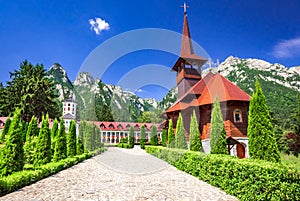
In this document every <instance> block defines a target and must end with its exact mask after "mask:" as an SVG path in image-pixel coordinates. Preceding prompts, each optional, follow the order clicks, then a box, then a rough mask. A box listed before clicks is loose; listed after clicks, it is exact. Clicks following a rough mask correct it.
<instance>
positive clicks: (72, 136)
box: [67, 120, 76, 157]
mask: <svg viewBox="0 0 300 201" xmlns="http://www.w3.org/2000/svg"><path fill="white" fill-rule="evenodd" d="M75 155H76V123H75V121H74V120H72V121H71V124H70V129H69V133H68V135H67V156H68V157H72V156H75Z"/></svg>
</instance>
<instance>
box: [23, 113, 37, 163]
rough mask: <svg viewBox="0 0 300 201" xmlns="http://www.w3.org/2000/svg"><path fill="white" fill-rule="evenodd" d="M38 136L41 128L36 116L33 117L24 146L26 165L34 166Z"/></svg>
mask: <svg viewBox="0 0 300 201" xmlns="http://www.w3.org/2000/svg"><path fill="white" fill-rule="evenodd" d="M38 134H39V128H38V124H37V119H36V117H35V116H32V117H31V120H30V123H29V125H28V129H27V133H26V142H25V144H24V154H25V163H28V164H33V162H34V159H35V149H36V143H37V139H38Z"/></svg>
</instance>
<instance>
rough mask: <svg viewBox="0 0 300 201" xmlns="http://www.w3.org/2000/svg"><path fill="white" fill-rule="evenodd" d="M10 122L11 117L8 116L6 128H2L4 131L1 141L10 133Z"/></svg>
mask: <svg viewBox="0 0 300 201" xmlns="http://www.w3.org/2000/svg"><path fill="white" fill-rule="evenodd" d="M10 123H11V120H10V118H7V119H6V121H5V124H4V128H3V130H2V133H1V139H0V143H1V142H4V141H5V136H6V135H7V133H8V130H9V126H10Z"/></svg>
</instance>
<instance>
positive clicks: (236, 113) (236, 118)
mask: <svg viewBox="0 0 300 201" xmlns="http://www.w3.org/2000/svg"><path fill="white" fill-rule="evenodd" d="M233 115H234V122H242V112H241V110H239V109H235V110H234V114H233Z"/></svg>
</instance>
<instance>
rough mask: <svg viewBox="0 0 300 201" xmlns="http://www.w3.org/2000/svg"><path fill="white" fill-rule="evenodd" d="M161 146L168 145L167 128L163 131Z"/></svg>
mask: <svg viewBox="0 0 300 201" xmlns="http://www.w3.org/2000/svg"><path fill="white" fill-rule="evenodd" d="M161 146H163V147H166V146H167V131H166V129H162V132H161Z"/></svg>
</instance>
